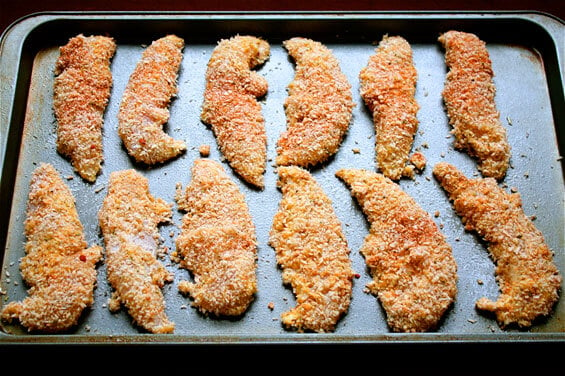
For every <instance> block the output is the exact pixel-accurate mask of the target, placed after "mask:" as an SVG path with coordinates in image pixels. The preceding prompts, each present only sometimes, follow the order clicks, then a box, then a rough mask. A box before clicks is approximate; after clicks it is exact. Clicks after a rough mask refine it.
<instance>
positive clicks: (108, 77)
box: [53, 34, 116, 182]
mask: <svg viewBox="0 0 565 376" xmlns="http://www.w3.org/2000/svg"><path fill="white" fill-rule="evenodd" d="M115 51H116V43H115V42H114V39H112V38H109V37H104V36H90V37H85V36H84V35H82V34H79V35H78V36H76V37H74V38H71V39H70V40H69V42H68V43H67V44H66V45H64V46H62V47H61V48H60V54H59V58H58V59H57V62H56V65H55V75H56V78H55V82H54V85H53V109H54V112H55V118H56V119H57V151H58V152H59V153H61V154H62V155H64V156H66V157H68V158H69V159H70V161H71V164H72V165H73V167H74V168H75V170H76V171H77V172H78V174H79V175H80V176H81V177H82V178H83V179H84V180H86V181H88V182H94V181H96V178H97V176H98V174H99V173H100V170H101V168H102V167H101V164H102V161H103V159H104V155H103V146H102V128H103V125H104V111H105V110H106V106H107V105H108V101H109V99H110V93H111V90H112V72H111V71H110V60H111V59H112V57H113V56H114V52H115Z"/></svg>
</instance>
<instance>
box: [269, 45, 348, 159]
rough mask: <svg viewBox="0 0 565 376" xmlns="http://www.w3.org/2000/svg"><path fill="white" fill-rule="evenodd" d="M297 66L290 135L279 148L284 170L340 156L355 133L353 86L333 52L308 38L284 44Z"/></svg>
mask: <svg viewBox="0 0 565 376" xmlns="http://www.w3.org/2000/svg"><path fill="white" fill-rule="evenodd" d="M283 45H284V47H285V48H286V49H287V50H288V53H289V54H290V56H292V58H293V59H294V61H295V62H296V68H295V76H294V80H293V81H292V82H291V83H290V84H289V85H288V97H287V99H286V100H285V103H284V107H285V113H286V118H287V130H286V131H285V132H283V133H282V134H281V136H280V138H279V140H278V143H277V159H276V163H277V164H278V165H279V166H287V165H296V166H300V167H305V168H306V167H309V166H314V165H317V164H319V163H322V162H324V161H326V160H327V159H328V158H329V157H331V156H332V155H334V154H335V153H336V152H337V150H338V149H339V146H340V144H341V141H342V140H343V137H344V136H345V134H346V133H347V130H348V129H349V123H350V121H351V118H352V112H353V107H354V106H355V104H354V103H353V99H352V93H351V85H350V84H349V82H348V81H347V77H346V76H345V75H344V74H343V73H342V71H341V68H340V66H339V61H338V60H337V59H336V57H335V56H334V55H333V52H332V51H331V50H330V49H328V48H327V47H326V46H324V45H323V44H322V43H320V42H317V41H313V40H311V39H306V38H300V37H297V38H292V39H289V40H287V41H285V42H283Z"/></svg>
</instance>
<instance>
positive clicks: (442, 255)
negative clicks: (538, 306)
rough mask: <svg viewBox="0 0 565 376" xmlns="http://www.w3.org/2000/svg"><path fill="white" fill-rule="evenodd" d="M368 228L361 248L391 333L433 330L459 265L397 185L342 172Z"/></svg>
mask: <svg viewBox="0 0 565 376" xmlns="http://www.w3.org/2000/svg"><path fill="white" fill-rule="evenodd" d="M336 176H337V177H339V178H340V179H342V180H343V181H344V182H345V183H346V184H347V185H348V186H349V188H350V189H351V194H352V195H353V196H354V197H355V198H356V199H357V201H358V203H359V205H361V208H362V210H363V213H364V214H365V216H366V217H367V220H368V221H369V223H370V225H371V227H370V230H369V234H368V235H367V236H366V238H365V241H364V243H363V247H362V248H361V254H363V256H364V257H365V262H366V263H367V266H368V267H369V269H370V272H371V275H372V277H373V281H372V282H371V283H369V284H368V285H367V289H368V290H369V291H370V292H371V293H372V294H374V295H377V296H378V298H379V300H380V301H381V303H382V305H383V308H384V310H385V312H386V315H387V322H388V325H389V327H390V328H391V329H392V330H393V331H395V332H424V331H429V330H434V329H436V327H437V325H438V323H439V322H440V320H441V318H442V317H443V316H444V314H445V312H446V311H447V309H448V308H449V307H450V306H451V305H452V303H453V301H454V300H455V296H456V294H457V264H456V262H455V258H454V257H453V254H452V250H451V246H450V245H449V243H448V242H447V240H446V238H445V236H444V235H443V234H442V233H441V231H440V230H439V228H438V226H437V225H436V224H435V222H434V221H433V220H432V218H431V216H430V215H429V214H428V213H426V212H425V211H424V210H423V209H422V208H421V207H420V206H419V205H418V203H416V201H415V200H414V199H413V198H412V197H410V196H409V195H408V194H407V193H405V192H404V191H403V190H402V189H401V188H400V186H399V185H398V184H396V183H394V182H393V181H392V180H390V179H388V178H386V177H385V176H383V175H381V174H378V173H376V172H372V171H367V170H358V169H342V170H339V171H337V173H336Z"/></svg>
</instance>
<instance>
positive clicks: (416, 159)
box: [410, 153, 426, 171]
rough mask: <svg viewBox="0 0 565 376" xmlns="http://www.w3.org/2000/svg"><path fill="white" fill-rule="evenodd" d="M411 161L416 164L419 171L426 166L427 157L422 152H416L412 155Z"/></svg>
mask: <svg viewBox="0 0 565 376" xmlns="http://www.w3.org/2000/svg"><path fill="white" fill-rule="evenodd" d="M410 163H412V164H413V165H414V167H416V168H417V169H418V170H419V171H422V170H423V169H424V167H426V157H425V156H424V154H422V153H414V154H412V156H411V157H410Z"/></svg>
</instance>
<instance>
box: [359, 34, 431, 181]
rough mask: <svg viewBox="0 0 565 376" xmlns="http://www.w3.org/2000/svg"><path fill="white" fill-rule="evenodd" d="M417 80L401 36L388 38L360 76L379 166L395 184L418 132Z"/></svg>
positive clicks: (408, 50)
mask: <svg viewBox="0 0 565 376" xmlns="http://www.w3.org/2000/svg"><path fill="white" fill-rule="evenodd" d="M417 79H418V74H417V72H416V68H415V67H414V62H413V60H412V48H411V47H410V44H409V43H408V42H407V41H406V40H405V39H404V38H402V37H399V36H392V37H389V36H386V35H385V36H384V37H383V39H382V40H381V42H380V43H379V46H378V47H377V49H376V50H375V53H374V54H373V55H371V57H370V58H369V62H368V63H367V66H366V67H364V68H363V69H362V70H361V72H360V73H359V81H360V83H361V89H360V91H361V97H362V98H363V100H364V101H365V104H366V105H367V107H368V108H369V110H370V111H371V113H372V114H373V122H374V125H375V133H376V147H375V149H376V154H377V165H378V167H379V169H380V170H381V172H382V174H383V175H384V176H386V177H387V178H389V179H392V180H398V179H400V178H401V177H402V176H403V173H404V169H405V166H406V164H407V162H408V160H409V154H410V150H411V149H412V143H413V141H414V135H415V134H416V131H417V130H418V119H417V117H416V115H417V113H418V110H419V109H420V106H419V105H418V103H417V102H416V99H415V94H416V82H417Z"/></svg>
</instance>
